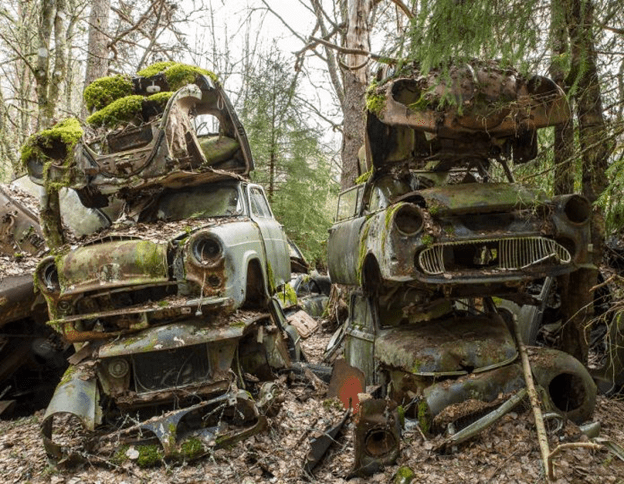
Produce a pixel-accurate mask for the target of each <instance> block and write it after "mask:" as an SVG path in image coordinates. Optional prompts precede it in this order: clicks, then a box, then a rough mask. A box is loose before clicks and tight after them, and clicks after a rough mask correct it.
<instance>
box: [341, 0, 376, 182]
mask: <svg viewBox="0 0 624 484" xmlns="http://www.w3.org/2000/svg"><path fill="white" fill-rule="evenodd" d="M371 8H372V5H371V1H370V0H349V3H348V28H347V36H346V45H345V47H347V48H349V49H359V50H362V51H366V52H368V51H370V43H369V34H370V26H369V24H368V19H369V16H370V12H371ZM367 60H368V58H367V56H365V55H361V54H348V55H347V56H346V64H347V67H348V69H345V70H344V75H343V79H344V80H343V86H344V92H345V96H344V99H345V100H344V106H343V112H344V129H343V138H342V174H341V177H340V185H341V187H342V188H343V189H345V188H348V187H350V186H352V185H354V184H355V179H356V178H357V177H358V176H359V175H360V171H359V163H358V151H359V149H360V147H361V146H362V145H363V144H364V122H365V121H364V95H365V93H366V85H367V81H368V80H367V76H366V65H367Z"/></svg>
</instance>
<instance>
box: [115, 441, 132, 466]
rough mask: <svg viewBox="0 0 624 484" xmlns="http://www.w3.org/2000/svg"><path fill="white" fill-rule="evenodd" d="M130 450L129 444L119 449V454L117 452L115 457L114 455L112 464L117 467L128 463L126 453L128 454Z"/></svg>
mask: <svg viewBox="0 0 624 484" xmlns="http://www.w3.org/2000/svg"><path fill="white" fill-rule="evenodd" d="M129 448H130V446H129V445H127V444H126V445H122V446H121V447H120V448H119V449H117V452H115V455H113V457H112V458H111V462H112V463H113V464H116V465H121V464H123V463H124V462H126V461H128V460H129V458H128V456H127V455H126V452H128V449H129Z"/></svg>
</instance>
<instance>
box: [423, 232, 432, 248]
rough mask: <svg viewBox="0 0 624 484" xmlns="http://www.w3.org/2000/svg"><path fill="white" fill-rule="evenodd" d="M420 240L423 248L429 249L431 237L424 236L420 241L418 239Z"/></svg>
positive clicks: (428, 235) (429, 235)
mask: <svg viewBox="0 0 624 484" xmlns="http://www.w3.org/2000/svg"><path fill="white" fill-rule="evenodd" d="M420 240H421V242H422V244H423V245H424V246H426V247H429V246H430V245H432V244H433V240H434V239H433V235H431V234H424V235H423V236H422V237H421V239H420Z"/></svg>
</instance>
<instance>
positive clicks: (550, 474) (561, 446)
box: [548, 442, 603, 481]
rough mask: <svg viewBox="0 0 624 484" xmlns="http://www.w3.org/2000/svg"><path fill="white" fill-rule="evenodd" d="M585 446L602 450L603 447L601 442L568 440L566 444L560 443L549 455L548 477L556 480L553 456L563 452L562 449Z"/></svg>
mask: <svg viewBox="0 0 624 484" xmlns="http://www.w3.org/2000/svg"><path fill="white" fill-rule="evenodd" d="M578 448H585V449H591V450H600V449H602V448H603V446H602V445H600V444H595V443H593V442H568V443H566V444H559V445H558V446H557V447H555V449H554V450H553V451H552V452H551V453H550V454H549V455H548V479H550V480H553V481H554V480H555V469H554V466H553V457H555V456H556V455H557V454H559V453H561V451H563V450H565V449H578Z"/></svg>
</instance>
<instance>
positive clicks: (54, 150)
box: [20, 118, 84, 166]
mask: <svg viewBox="0 0 624 484" xmlns="http://www.w3.org/2000/svg"><path fill="white" fill-rule="evenodd" d="M83 133H84V131H83V129H82V126H81V125H80V121H78V120H77V119H76V118H68V119H65V120H63V121H60V122H58V123H57V124H55V125H54V126H53V127H52V128H49V129H44V130H43V131H40V132H38V133H35V134H33V135H32V136H30V137H29V138H28V139H27V140H26V142H25V143H24V145H23V146H22V149H21V156H20V159H21V162H22V164H23V165H24V166H27V165H28V162H29V161H30V160H32V159H40V160H42V161H43V162H46V163H47V162H50V161H53V160H54V161H55V162H56V163H57V164H63V163H66V162H68V161H70V160H71V156H72V154H73V149H74V146H76V144H77V143H78V142H79V141H80V139H81V138H82V135H83Z"/></svg>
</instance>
